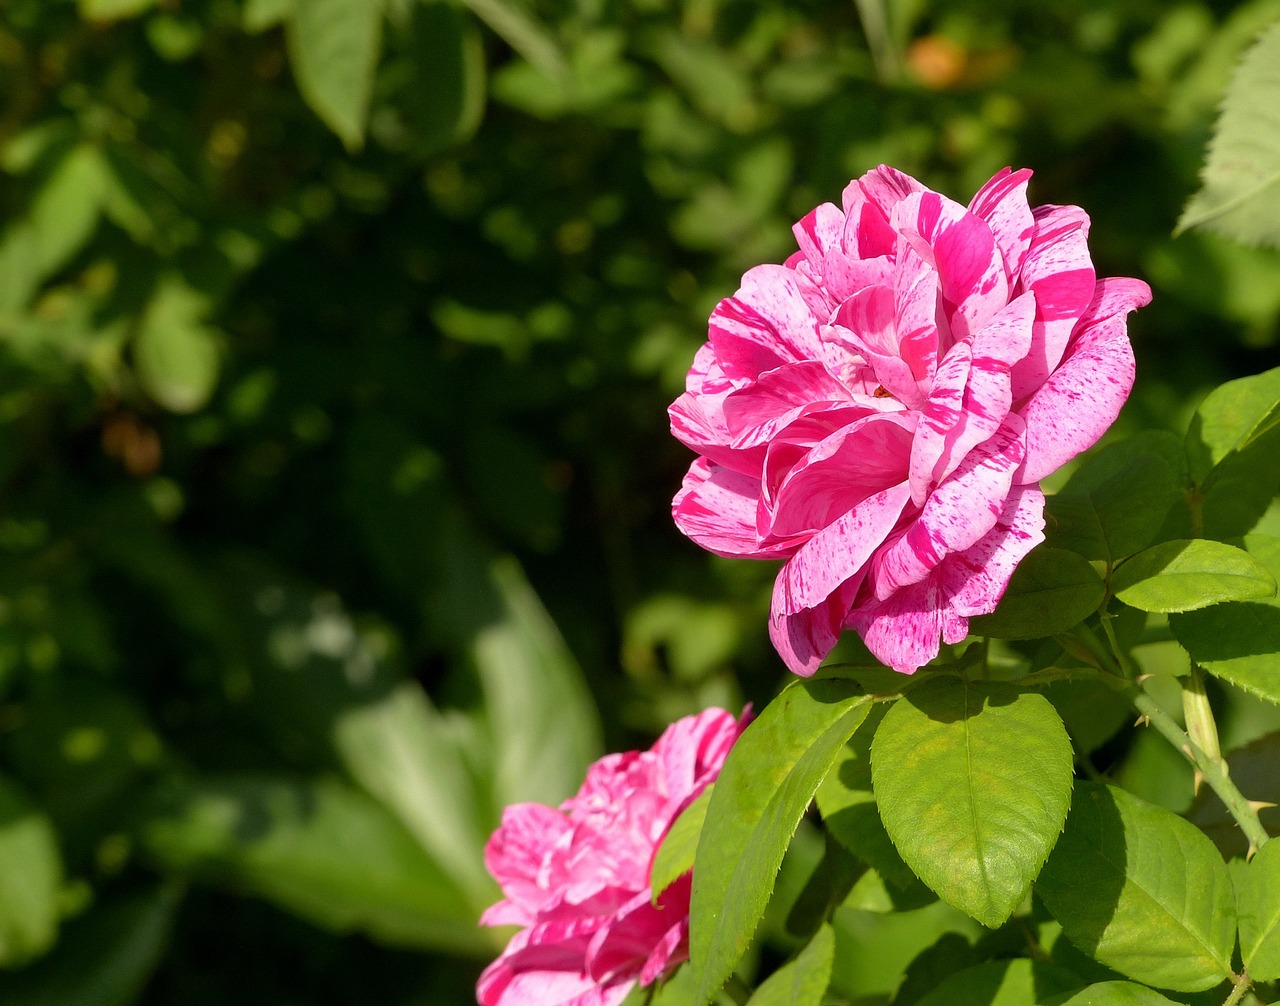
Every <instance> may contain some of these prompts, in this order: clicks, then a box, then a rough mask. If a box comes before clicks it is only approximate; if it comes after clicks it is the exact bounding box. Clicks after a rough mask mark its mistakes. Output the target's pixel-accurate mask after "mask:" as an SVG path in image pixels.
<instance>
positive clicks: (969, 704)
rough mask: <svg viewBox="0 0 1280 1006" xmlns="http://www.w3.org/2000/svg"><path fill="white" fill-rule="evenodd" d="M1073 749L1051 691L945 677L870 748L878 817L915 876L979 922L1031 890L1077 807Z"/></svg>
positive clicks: (897, 711) (920, 693) (883, 727)
mask: <svg viewBox="0 0 1280 1006" xmlns="http://www.w3.org/2000/svg"><path fill="white" fill-rule="evenodd" d="M1072 763H1073V754H1072V750H1071V741H1070V739H1069V738H1068V737H1067V732H1066V729H1065V728H1064V727H1063V725H1062V720H1061V719H1060V718H1059V717H1058V714H1057V712H1056V711H1055V710H1054V708H1053V706H1052V705H1050V704H1049V701H1048V700H1047V699H1045V697H1044V696H1043V695H1039V694H1036V693H1032V692H1024V691H1020V690H1019V689H1018V688H1016V687H1014V686H1012V685H1008V684H1003V683H999V682H993V683H974V682H966V681H962V680H960V679H959V678H953V677H950V676H947V677H939V678H937V679H936V680H934V681H930V682H927V683H926V684H923V685H921V686H920V687H918V688H914V689H912V690H911V691H910V692H908V693H907V694H906V695H905V696H904V697H903V698H902V699H901V700H900V701H899V702H897V703H896V704H895V705H894V707H893V708H892V709H891V710H889V712H888V714H886V716H885V718H884V721H883V722H882V723H881V724H880V728H879V729H878V730H877V731H876V736H875V740H874V741H873V742H872V745H871V776H872V780H873V783H874V785H875V793H876V800H877V802H878V804H879V806H880V817H881V819H882V820H883V821H884V825H885V829H886V830H887V831H888V832H889V837H890V838H892V839H893V844H894V845H895V846H896V847H897V849H898V852H899V853H900V854H901V856H902V858H903V860H904V861H905V862H906V863H907V865H908V866H910V867H911V868H912V869H913V870H914V871H915V873H916V875H917V876H918V877H919V878H920V879H921V880H923V881H924V882H925V883H926V884H927V885H928V886H929V887H930V888H932V889H933V890H934V891H936V892H937V893H938V896H939V897H941V898H942V900H943V901H946V902H947V903H948V904H950V905H952V906H954V907H956V908H958V909H960V910H961V911H962V912H965V913H967V914H968V915H971V916H972V917H973V918H975V919H977V920H978V921H979V922H981V923H982V924H983V925H986V926H992V927H994V926H998V925H1000V924H1001V923H1003V922H1004V921H1005V920H1006V919H1007V918H1009V916H1010V915H1011V914H1013V911H1014V909H1015V908H1017V907H1018V905H1019V904H1020V903H1021V902H1022V900H1023V899H1024V898H1025V897H1026V896H1027V892H1028V891H1029V890H1030V889H1031V883H1032V881H1034V880H1035V878H1036V874H1037V873H1039V872H1040V867H1041V866H1042V865H1043V864H1044V861H1045V858H1046V857H1047V856H1048V855H1049V851H1050V850H1051V849H1052V848H1053V844H1054V842H1055V841H1056V840H1057V837H1058V832H1059V831H1060V830H1061V829H1062V822H1063V821H1064V820H1065V819H1066V816H1067V808H1068V806H1069V805H1070V803H1071V777H1072Z"/></svg>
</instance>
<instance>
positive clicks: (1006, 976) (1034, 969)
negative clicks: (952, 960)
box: [915, 957, 1080, 1006]
mask: <svg viewBox="0 0 1280 1006" xmlns="http://www.w3.org/2000/svg"><path fill="white" fill-rule="evenodd" d="M1079 985H1080V978H1078V977H1077V976H1076V975H1074V974H1072V973H1071V972H1070V971H1068V970H1067V969H1066V968H1063V967H1061V966H1059V965H1057V964H1051V963H1049V962H1048V961H1033V960H1029V959H1027V958H1025V957H1020V958H1015V959H1013V960H1003V961H985V962H983V963H982V964H976V965H974V966H973V967H969V968H965V969H964V970H962V971H957V972H955V973H954V974H952V975H949V976H948V977H946V978H944V979H943V980H942V982H941V983H940V984H939V985H938V986H937V987H936V988H934V989H933V991H932V992H930V993H928V994H927V995H925V996H924V997H923V998H922V999H920V1000H919V1001H918V1002H917V1003H916V1004H915V1006H1027V1004H1028V1003H1040V1002H1044V1000H1045V999H1046V998H1048V997H1050V996H1053V995H1055V994H1056V993H1060V992H1066V991H1067V990H1069V989H1073V988H1078V987H1079Z"/></svg>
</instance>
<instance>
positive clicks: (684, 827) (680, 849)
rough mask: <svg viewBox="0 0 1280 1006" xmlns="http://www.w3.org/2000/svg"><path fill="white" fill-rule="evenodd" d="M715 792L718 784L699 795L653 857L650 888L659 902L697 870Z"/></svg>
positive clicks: (683, 813) (671, 829) (671, 828)
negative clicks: (704, 826) (704, 825)
mask: <svg viewBox="0 0 1280 1006" xmlns="http://www.w3.org/2000/svg"><path fill="white" fill-rule="evenodd" d="M714 789H715V783H712V784H711V785H710V786H708V787H707V788H706V789H704V790H703V791H702V792H701V793H700V794H699V795H698V799H696V800H694V801H693V803H691V804H689V806H687V807H686V808H685V809H684V810H682V811H681V812H680V816H679V817H677V818H676V819H675V821H674V823H672V825H671V827H670V829H668V831H667V834H666V836H665V837H664V838H663V839H662V844H661V845H659V846H658V851H657V852H655V853H654V854H653V865H652V866H650V867H649V887H650V889H651V890H652V891H653V900H654V901H655V902H657V900H658V896H659V895H660V894H662V892H663V891H665V890H666V889H667V888H668V887H670V886H671V885H672V883H674V882H675V881H676V880H677V879H678V878H679V877H681V876H683V875H684V874H685V873H687V872H688V871H689V870H692V869H693V859H694V855H695V854H696V853H697V851H698V838H699V837H700V836H701V835H702V823H703V822H704V821H705V820H706V819H707V807H708V805H709V804H710V803H711V792H712V790H714Z"/></svg>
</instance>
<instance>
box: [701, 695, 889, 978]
mask: <svg viewBox="0 0 1280 1006" xmlns="http://www.w3.org/2000/svg"><path fill="white" fill-rule="evenodd" d="M870 705H871V703H870V701H869V700H868V699H867V697H866V696H865V695H863V694H862V693H861V692H860V690H859V689H858V688H857V687H856V686H855V685H853V684H851V683H850V682H847V681H840V680H834V679H833V680H822V679H819V680H813V681H797V682H793V683H792V684H791V685H789V686H788V687H787V688H786V690H785V691H783V693H782V694H781V695H779V696H778V697H777V698H776V699H774V700H773V701H772V702H770V703H769V705H768V706H766V707H765V708H764V710H763V711H762V712H761V713H760V716H759V718H758V719H756V720H755V722H753V723H752V724H751V725H750V726H749V727H748V728H747V729H746V730H745V731H744V732H743V734H742V736H741V737H740V738H739V739H738V741H737V743H736V744H734V746H733V749H732V750H731V751H730V753H729V757H728V759H727V760H726V762H725V765H724V768H723V769H722V770H721V772H720V776H719V778H718V779H717V781H716V788H715V793H714V794H713V795H712V797H711V803H710V806H709V807H708V808H707V819H706V823H705V824H704V825H703V828H702V837H701V839H700V840H699V842H698V854H697V858H696V860H695V864H694V870H693V898H692V906H691V909H690V946H691V949H690V960H691V967H692V968H693V971H694V977H695V983H696V985H697V989H698V992H697V1001H698V1002H699V1003H704V1002H708V1001H710V999H711V997H712V996H713V995H714V994H715V992H716V990H718V989H719V988H720V986H721V985H723V984H724V982H725V981H726V980H727V979H728V977H729V976H730V975H731V974H732V973H733V970H734V968H735V967H737V964H738V962H739V961H740V960H741V959H742V955H743V954H744V953H746V950H747V946H748V944H749V943H750V941H751V937H752V934H753V933H754V932H755V929H756V926H757V925H758V924H759V922H760V918H761V916H762V915H763V914H764V908H765V904H766V903H767V901H768V900H769V895H770V893H771V892H772V890H773V883H774V879H775V877H776V876H777V873H778V867H779V866H780V865H781V863H782V857H783V854H784V853H785V852H786V849H787V845H788V844H789V843H790V841H791V836H792V835H793V834H794V833H795V830H796V826H797V825H798V824H799V823H800V818H801V816H802V815H803V814H804V812H805V809H806V808H807V807H808V806H809V803H810V801H811V800H812V799H813V794H814V792H815V791H816V790H817V788H818V784H819V783H821V782H822V778H823V776H825V775H826V774H827V771H828V769H829V768H830V767H831V763H832V762H833V761H834V760H835V758H836V755H837V754H839V751H840V748H841V747H842V746H843V744H844V742H845V741H846V740H848V738H849V737H850V735H852V733H853V731H854V730H856V729H857V727H858V724H860V723H861V722H862V721H863V719H865V718H866V715H867V713H868V711H869V709H870Z"/></svg>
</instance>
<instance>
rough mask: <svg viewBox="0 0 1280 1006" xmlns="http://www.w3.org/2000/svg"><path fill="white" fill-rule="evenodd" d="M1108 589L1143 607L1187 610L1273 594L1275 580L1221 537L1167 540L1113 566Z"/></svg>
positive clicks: (1260, 565)
mask: <svg viewBox="0 0 1280 1006" xmlns="http://www.w3.org/2000/svg"><path fill="white" fill-rule="evenodd" d="M1111 590H1112V591H1113V592H1114V593H1115V595H1116V597H1118V598H1119V599H1120V600H1121V601H1123V602H1124V603H1125V604H1127V605H1130V606H1131V607H1134V608H1139V609H1141V610H1142V611H1161V612H1172V611H1192V610H1194V609H1197V608H1205V607H1208V606H1209V605H1211V604H1218V603H1220V602H1222V601H1247V600H1253V599H1255V598H1267V597H1275V595H1276V581H1275V578H1274V577H1272V575H1271V574H1270V573H1268V572H1267V570H1266V567H1264V566H1263V565H1262V564H1261V563H1259V562H1258V561H1257V560H1256V559H1254V558H1252V557H1251V556H1250V555H1249V553H1247V552H1245V551H1243V550H1241V549H1238V548H1234V547H1233V546H1231V545H1226V544H1224V543H1222V542H1220V541H1208V540H1205V539H1203V538H1192V539H1187V540H1183V541H1166V542H1162V543H1160V544H1159V545H1156V546H1154V547H1153V548H1149V549H1147V550H1146V551H1145V552H1139V553H1138V554H1137V555H1135V556H1133V558H1131V559H1129V560H1127V561H1126V562H1125V563H1124V564H1123V565H1121V566H1120V567H1119V568H1117V569H1116V571H1115V573H1114V574H1113V575H1112V577H1111Z"/></svg>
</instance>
